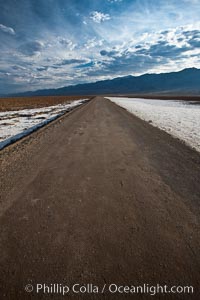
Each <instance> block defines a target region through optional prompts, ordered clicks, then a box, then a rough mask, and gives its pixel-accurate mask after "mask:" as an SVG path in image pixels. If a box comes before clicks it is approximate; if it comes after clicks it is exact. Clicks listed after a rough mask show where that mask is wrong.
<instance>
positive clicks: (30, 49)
mask: <svg viewBox="0 0 200 300" xmlns="http://www.w3.org/2000/svg"><path fill="white" fill-rule="evenodd" d="M43 48H44V43H43V42H40V41H31V42H27V43H24V44H22V45H21V46H20V47H19V51H20V52H21V53H23V54H24V55H27V56H33V55H35V54H38V53H40V51H41V50H42V49H43Z"/></svg>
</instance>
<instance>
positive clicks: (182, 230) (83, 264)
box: [0, 97, 200, 300]
mask: <svg viewBox="0 0 200 300" xmlns="http://www.w3.org/2000/svg"><path fill="white" fill-rule="evenodd" d="M1 168H2V172H1V195H2V199H1V203H0V282H1V288H0V294H1V296H0V299H6V300H12V299H14V300H17V299H20V300H23V299H49V298H50V299H152V298H153V299H156V300H157V299H187V300H188V299H195V300H196V299H200V298H199V297H200V296H199V292H200V290H199V282H200V234H199V233H200V231H199V222H200V218H199V216H200V155H199V154H198V153H197V152H195V151H193V150H191V149H189V148H188V147H186V146H185V145H183V144H182V143H181V142H179V141H178V140H175V139H174V138H172V137H170V136H169V135H168V134H166V133H165V132H162V131H160V130H159V129H157V128H153V127H152V126H150V125H149V124H147V123H145V122H144V121H142V120H140V119H138V118H136V117H135V116H133V115H131V114H129V113H128V112H127V111H125V110H124V109H122V108H120V107H118V106H116V105H115V104H113V103H111V102H110V101H109V100H106V99H104V98H100V97H96V98H94V99H93V100H92V101H91V102H89V103H88V104H86V105H84V106H82V107H80V108H78V109H76V110H75V111H74V112H72V113H70V114H69V115H66V116H64V117H62V118H61V119H60V120H57V121H55V122H54V123H52V124H51V125H49V126H47V127H46V128H44V129H42V130H40V131H38V132H36V133H34V134H32V135H31V136H29V137H27V138H25V139H24V140H23V141H20V142H18V143H17V144H15V145H12V146H10V147H8V148H7V149H5V150H3V151H2V152H1ZM43 283H45V284H47V285H48V284H49V285H50V284H51V283H59V284H64V285H68V286H70V287H71V286H73V285H74V284H76V283H77V284H85V285H86V284H89V283H92V284H93V285H96V286H98V287H99V289H100V290H101V289H102V287H103V286H104V284H106V286H105V292H104V293H102V294H101V293H100V294H95V293H85V294H81V293H79V294H78V293H77V294H76V293H73V292H71V291H70V292H69V293H68V294H66V295H65V296H64V297H62V296H61V295H60V294H59V295H58V294H47V293H46V294H44V293H42V292H39V293H38V294H37V293H36V290H35V288H36V284H43ZM111 283H112V284H116V285H118V286H125V285H143V284H145V283H146V284H149V285H156V284H160V285H165V284H167V285H169V286H175V285H178V286H179V285H181V286H185V285H186V286H190V285H192V286H193V287H194V294H189V295H188V294H175V295H173V294H172V293H171V294H168V295H165V297H163V295H161V294H157V295H156V296H154V297H152V296H150V295H149V294H140V295H136V294H130V293H125V292H124V293H113V294H112V293H109V292H108V287H109V284H111ZM27 284H32V285H33V287H34V291H33V292H30V293H28V292H25V290H24V288H25V286H26V285H27ZM77 289H78V287H77Z"/></svg>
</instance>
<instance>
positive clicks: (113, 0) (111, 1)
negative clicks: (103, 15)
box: [107, 0, 123, 3]
mask: <svg viewBox="0 0 200 300" xmlns="http://www.w3.org/2000/svg"><path fill="white" fill-rule="evenodd" d="M107 1H108V2H110V3H116V2H122V1H123V0H107Z"/></svg>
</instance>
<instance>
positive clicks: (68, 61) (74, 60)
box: [57, 58, 87, 66]
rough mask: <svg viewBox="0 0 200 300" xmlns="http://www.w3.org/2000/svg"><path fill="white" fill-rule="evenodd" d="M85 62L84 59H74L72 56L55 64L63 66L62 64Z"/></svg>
mask: <svg viewBox="0 0 200 300" xmlns="http://www.w3.org/2000/svg"><path fill="white" fill-rule="evenodd" d="M85 62H87V60H86V59H76V58H72V59H64V60H63V61H61V62H60V63H58V64H57V66H64V65H72V64H82V63H85Z"/></svg>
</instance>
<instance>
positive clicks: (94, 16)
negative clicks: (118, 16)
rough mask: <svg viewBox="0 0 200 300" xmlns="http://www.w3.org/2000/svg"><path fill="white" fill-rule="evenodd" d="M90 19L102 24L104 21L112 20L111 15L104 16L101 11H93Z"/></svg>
mask: <svg viewBox="0 0 200 300" xmlns="http://www.w3.org/2000/svg"><path fill="white" fill-rule="evenodd" d="M90 19H92V20H93V21H94V22H95V23H102V22H104V21H108V20H110V19H111V18H110V15H109V14H104V13H102V12H99V11H93V12H91V14H90Z"/></svg>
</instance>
